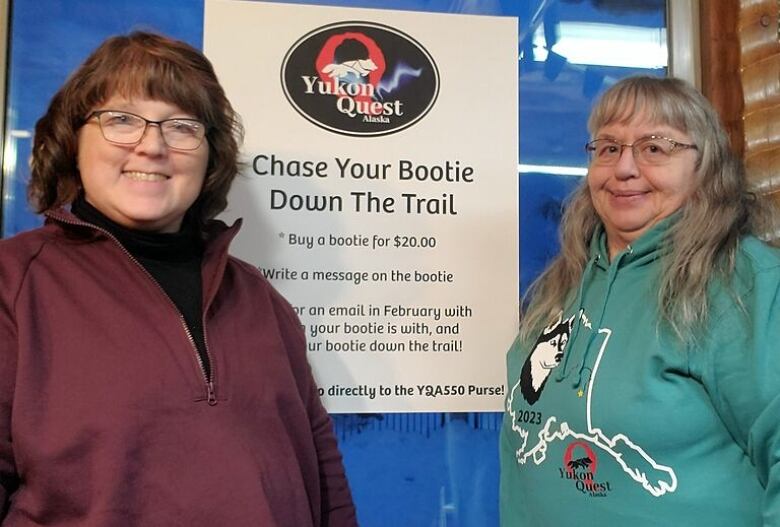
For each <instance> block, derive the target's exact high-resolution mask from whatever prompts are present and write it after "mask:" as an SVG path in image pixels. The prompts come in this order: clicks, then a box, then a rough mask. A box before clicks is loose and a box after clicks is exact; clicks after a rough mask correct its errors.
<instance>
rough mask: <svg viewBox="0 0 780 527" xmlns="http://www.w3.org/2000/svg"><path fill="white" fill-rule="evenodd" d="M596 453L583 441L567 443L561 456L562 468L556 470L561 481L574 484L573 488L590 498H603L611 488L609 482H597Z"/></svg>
mask: <svg viewBox="0 0 780 527" xmlns="http://www.w3.org/2000/svg"><path fill="white" fill-rule="evenodd" d="M598 459H599V458H598V457H597V456H596V452H594V451H593V449H592V448H591V447H590V445H589V444H588V443H586V442H585V441H574V442H573V443H569V446H567V447H566V451H565V452H564V454H563V467H562V468H559V469H558V472H559V474H560V477H561V479H567V480H570V481H572V482H573V483H574V486H575V488H576V489H577V490H578V491H580V492H581V493H582V494H585V495H587V496H590V497H594V498H595V497H605V496H606V495H607V494H608V493H609V492H610V491H611V490H612V486H611V485H610V483H609V481H601V482H599V481H597V480H596V469H597V468H598Z"/></svg>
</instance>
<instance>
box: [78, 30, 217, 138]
mask: <svg viewBox="0 0 780 527" xmlns="http://www.w3.org/2000/svg"><path fill="white" fill-rule="evenodd" d="M165 55H166V50H165V49H162V50H150V49H146V48H143V47H140V46H132V45H131V46H127V47H125V48H124V49H121V50H119V52H118V53H116V54H112V55H111V57H110V59H108V60H107V61H106V62H105V63H103V64H96V65H95V66H96V67H95V68H94V71H93V72H92V75H91V76H90V79H89V81H87V82H88V83H89V84H91V86H89V87H88V89H87V92H88V93H89V94H90V95H91V96H90V97H87V99H88V104H89V103H91V104H92V105H99V104H101V103H103V102H105V101H106V100H108V99H110V98H111V97H113V96H115V95H119V96H122V97H125V98H127V99H132V98H136V97H142V98H147V99H153V100H159V101H163V102H167V103H170V104H173V105H175V106H178V107H179V108H181V109H182V110H183V111H185V112H188V113H191V114H192V115H194V116H195V117H197V118H198V119H201V120H203V121H204V122H205V123H206V124H207V125H209V126H210V125H212V124H213V123H214V116H213V115H211V113H212V112H213V109H212V104H211V102H210V98H209V94H208V91H207V89H206V87H207V86H208V85H210V84H211V83H212V81H211V79H210V78H209V76H208V74H207V72H204V71H203V70H202V66H201V65H200V64H198V63H196V62H194V61H192V62H189V63H186V62H185V63H183V64H182V60H181V59H182V57H181V54H180V53H179V54H178V55H177V56H176V57H166V56H165ZM86 110H87V111H89V110H91V109H86Z"/></svg>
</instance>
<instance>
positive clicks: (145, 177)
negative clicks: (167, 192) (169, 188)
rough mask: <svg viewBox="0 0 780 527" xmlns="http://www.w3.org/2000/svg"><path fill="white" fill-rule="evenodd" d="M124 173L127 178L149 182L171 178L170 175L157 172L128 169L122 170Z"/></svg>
mask: <svg viewBox="0 0 780 527" xmlns="http://www.w3.org/2000/svg"><path fill="white" fill-rule="evenodd" d="M122 175H123V176H125V177H126V178H129V179H132V180H133V181H149V182H155V181H166V180H168V179H170V177H169V176H166V175H165V174H160V173H157V172H139V171H135V170H132V171H130V170H128V171H125V172H122Z"/></svg>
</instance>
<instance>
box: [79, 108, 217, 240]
mask: <svg viewBox="0 0 780 527" xmlns="http://www.w3.org/2000/svg"><path fill="white" fill-rule="evenodd" d="M102 109H108V110H119V111H125V112H130V113H133V114H136V115H140V116H142V117H144V118H146V119H149V120H151V121H162V120H164V119H171V118H175V117H181V118H191V119H192V118H196V116H194V115H190V114H188V113H187V112H184V111H182V110H181V109H180V108H179V107H177V106H176V105H173V104H171V103H167V102H163V101H158V100H152V99H147V98H144V97H135V98H125V97H123V96H118V95H115V96H113V97H111V98H109V99H108V100H106V101H105V102H104V103H102V104H101V105H99V107H98V108H94V110H102ZM208 159H209V145H208V142H207V140H206V139H204V140H203V142H202V143H201V145H200V146H199V147H198V148H197V149H196V150H188V151H182V150H174V149H171V148H169V147H168V146H167V145H166V144H165V142H164V141H163V138H162V136H161V135H160V129H159V127H157V126H149V127H147V129H146V133H145V134H144V136H143V138H142V139H141V141H140V142H139V143H138V144H136V145H118V144H114V143H110V142H108V141H106V140H105V138H104V137H103V135H102V133H101V131H100V126H99V124H98V122H97V120H96V119H90V120H89V121H88V122H87V123H86V124H84V126H82V127H81V129H80V130H79V133H78V168H79V173H80V176H81V183H82V185H83V188H84V195H85V198H86V200H87V201H88V202H89V203H90V204H91V205H92V206H94V207H95V208H96V209H98V210H99V211H100V212H102V213H103V214H105V215H106V216H107V217H108V218H110V219H111V220H113V221H115V222H116V223H118V224H120V225H122V226H124V227H128V228H131V229H138V230H146V231H154V232H176V231H178V230H179V228H180V227H181V223H182V220H183V218H184V215H185V213H186V212H187V210H188V209H189V208H190V206H191V205H192V204H193V203H194V202H195V200H196V199H197V197H198V195H199V194H200V191H201V188H202V187H203V181H204V180H205V177H206V167H207V165H208Z"/></svg>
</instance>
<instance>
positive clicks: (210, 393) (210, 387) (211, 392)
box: [52, 214, 217, 406]
mask: <svg viewBox="0 0 780 527" xmlns="http://www.w3.org/2000/svg"><path fill="white" fill-rule="evenodd" d="M52 216H53V217H54V218H56V219H57V221H61V222H63V223H67V224H70V225H76V226H80V227H91V228H93V229H95V230H97V231H98V232H102V233H103V234H105V235H106V236H108V238H109V239H111V240H113V241H114V243H116V244H117V245H118V246H119V248H120V249H121V251H122V252H123V253H124V254H125V255H126V256H127V257H128V258H129V259H130V261H131V262H133V263H134V264H135V265H136V266H137V267H138V268H139V269H140V270H141V272H142V273H143V274H144V275H146V276H147V278H149V280H151V281H152V283H153V284H154V285H156V286H157V289H159V290H160V292H161V293H162V295H163V296H164V297H165V299H166V300H167V301H168V304H169V305H170V306H171V307H172V308H173V310H174V311H175V312H176V314H177V315H178V316H179V322H181V327H182V329H183V330H184V333H185V334H186V335H187V340H189V342H190V346H191V347H192V350H193V351H194V352H195V360H196V361H197V362H198V367H199V368H200V373H201V375H202V376H203V380H204V381H205V383H206V400H207V401H208V403H209V406H215V405H216V404H217V394H216V391H215V389H214V367H215V365H214V359H213V358H212V356H211V352H210V351H209V343H208V338H207V337H206V314H205V312H204V313H201V324H202V325H203V347H204V348H205V350H206V357H208V359H209V364H210V365H211V378H209V375H207V374H206V367H205V366H204V365H203V359H201V357H200V353H198V347H197V346H196V345H195V339H194V338H193V337H192V333H191V332H190V328H189V327H188V326H187V322H186V321H185V320H184V315H182V314H181V311H179V308H178V307H176V304H174V303H173V300H171V297H169V296H168V294H167V293H166V292H165V290H164V289H163V288H162V286H161V285H160V283H159V282H158V281H157V280H155V279H154V277H153V276H152V275H151V274H150V273H149V271H147V270H146V268H145V267H144V266H143V265H141V262H139V261H138V260H137V259H136V257H135V256H133V255H132V254H130V251H128V250H127V249H125V246H124V245H122V244H121V243H120V242H119V240H118V239H117V238H116V237H115V236H114V235H113V234H111V233H110V232H108V231H107V230H105V229H102V228H100V227H98V226H97V225H92V224H91V223H87V222H75V221H72V220H69V219H67V218H63V217H62V216H59V215H55V214H52Z"/></svg>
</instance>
